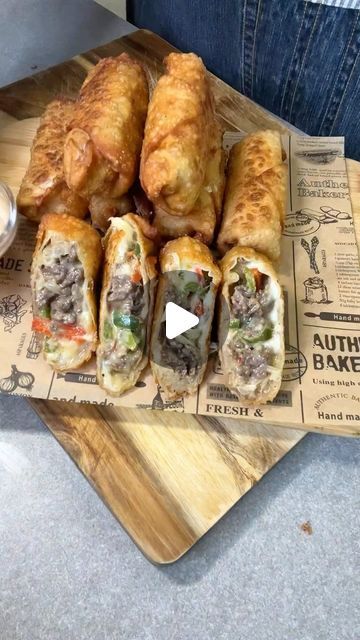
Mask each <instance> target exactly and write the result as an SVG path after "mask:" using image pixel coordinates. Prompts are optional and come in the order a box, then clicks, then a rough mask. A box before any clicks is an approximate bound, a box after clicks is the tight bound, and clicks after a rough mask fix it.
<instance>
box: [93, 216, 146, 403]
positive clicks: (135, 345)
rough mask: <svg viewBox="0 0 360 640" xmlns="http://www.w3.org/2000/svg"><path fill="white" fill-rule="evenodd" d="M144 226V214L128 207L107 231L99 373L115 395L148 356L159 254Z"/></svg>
mask: <svg viewBox="0 0 360 640" xmlns="http://www.w3.org/2000/svg"><path fill="white" fill-rule="evenodd" d="M143 228H144V226H143V222H142V220H141V219H140V218H139V217H138V216H136V215H134V214H132V213H128V214H126V215H124V216H123V217H122V218H112V219H111V224H110V227H109V229H108V231H107V234H106V236H105V268H104V275H103V285H102V291H101V302H100V328H99V334H100V344H99V347H98V350H97V376H98V382H99V384H100V386H101V387H102V388H103V389H105V390H106V391H107V392H108V393H109V394H110V395H113V396H119V395H120V394H122V393H124V391H127V390H128V389H131V388H132V387H133V386H134V385H135V383H136V381H137V380H138V378H139V376H140V374H141V372H142V370H143V369H144V367H146V365H147V362H148V345H149V337H150V327H151V323H152V317H153V307H154V299H155V288H156V270H155V262H156V257H155V256H154V253H155V245H154V244H153V242H152V241H151V240H149V239H148V238H147V237H146V236H145V234H144V232H143Z"/></svg>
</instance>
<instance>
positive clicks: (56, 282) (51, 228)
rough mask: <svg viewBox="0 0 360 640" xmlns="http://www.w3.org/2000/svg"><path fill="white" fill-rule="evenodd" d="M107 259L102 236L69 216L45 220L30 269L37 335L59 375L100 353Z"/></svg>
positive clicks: (55, 215)
mask: <svg viewBox="0 0 360 640" xmlns="http://www.w3.org/2000/svg"><path fill="white" fill-rule="evenodd" d="M101 258H102V248H101V239H100V236H99V234H98V233H97V231H95V229H93V228H92V227H91V226H90V225H89V224H87V223H86V222H84V221H83V220H77V219H76V218H73V217H71V216H68V215H66V214H53V213H48V214H46V215H45V216H44V217H43V218H42V220H41V223H40V226H39V230H38V234H37V242H36V247H35V252H34V256H33V261H32V266H31V289H32V296H33V324H32V328H33V331H36V332H37V333H39V334H41V335H42V336H43V338H44V339H43V345H42V350H43V354H44V358H45V360H46V361H47V362H48V364H50V365H51V366H52V367H53V368H54V369H57V370H59V371H67V370H69V369H75V368H77V367H80V365H82V364H83V363H84V362H86V361H87V360H89V358H90V357H91V355H92V352H93V351H95V349H96V341H97V336H96V302H95V293H94V286H95V282H96V278H97V274H98V271H99V267H100V263H101Z"/></svg>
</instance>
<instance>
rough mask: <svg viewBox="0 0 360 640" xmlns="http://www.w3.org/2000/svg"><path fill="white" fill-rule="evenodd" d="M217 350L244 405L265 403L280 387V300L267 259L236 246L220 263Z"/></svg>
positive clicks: (281, 321)
mask: <svg viewBox="0 0 360 640" xmlns="http://www.w3.org/2000/svg"><path fill="white" fill-rule="evenodd" d="M220 267H221V271H222V276H223V284H222V290H221V300H220V314H219V355H220V362H221V365H222V369H223V373H224V375H225V377H226V384H227V386H228V387H229V389H231V391H232V392H233V393H235V394H236V395H237V396H238V398H239V400H240V401H241V402H242V403H243V404H263V403H265V402H267V401H268V400H272V399H273V398H274V397H275V396H276V394H277V392H278V391H279V389H280V385H281V375H282V369H283V366H284V357H285V356H284V353H285V351H284V319H283V316H284V302H283V295H282V291H281V287H280V284H279V282H278V278H277V275H276V273H275V271H274V268H273V266H272V265H271V263H270V262H269V260H268V259H267V258H265V257H264V256H262V255H261V254H260V253H256V252H255V251H254V250H253V249H246V248H242V247H234V248H233V249H231V250H230V251H229V252H228V253H227V254H226V255H225V256H224V258H223V259H222V261H221V263H220Z"/></svg>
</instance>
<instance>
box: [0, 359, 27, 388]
mask: <svg viewBox="0 0 360 640" xmlns="http://www.w3.org/2000/svg"><path fill="white" fill-rule="evenodd" d="M34 382H35V376H33V374H32V373H30V372H28V371H19V369H18V368H17V366H16V365H15V364H12V365H11V373H10V375H9V376H8V377H7V378H1V380H0V393H12V392H13V391H16V389H17V388H18V387H20V388H21V389H25V390H26V391H31V389H32V387H33V384H34Z"/></svg>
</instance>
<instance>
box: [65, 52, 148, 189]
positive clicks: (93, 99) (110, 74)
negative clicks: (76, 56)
mask: <svg viewBox="0 0 360 640" xmlns="http://www.w3.org/2000/svg"><path fill="white" fill-rule="evenodd" d="M147 106H148V84H147V79H146V75H145V72H144V70H143V68H142V66H141V65H140V64H139V63H138V62H137V61H136V60H134V59H133V58H131V57H130V56H129V55H127V54H126V53H122V54H121V55H120V56H118V57H116V58H104V59H103V60H101V61H100V62H99V63H98V64H97V65H96V66H95V67H94V69H92V71H91V72H90V73H89V75H88V77H87V78H86V80H85V82H84V84H83V86H82V88H81V90H80V95H79V98H78V100H77V102H76V105H75V111H74V117H73V119H72V121H71V123H70V130H69V133H68V135H67V137H66V140H65V147H64V170H65V177H66V182H67V184H68V186H69V187H70V188H72V189H73V190H74V191H76V192H77V193H79V194H81V195H82V196H84V197H86V198H88V199H90V198H91V196H93V195H94V194H100V195H102V196H105V195H107V196H109V197H112V198H117V197H119V196H121V195H123V194H124V193H126V192H127V191H128V190H129V189H130V187H131V185H132V184H133V182H134V180H135V178H136V175H137V171H138V166H139V161H140V152H141V145H142V139H143V132H144V124H145V119H146V112H147Z"/></svg>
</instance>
